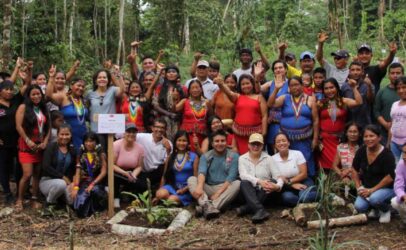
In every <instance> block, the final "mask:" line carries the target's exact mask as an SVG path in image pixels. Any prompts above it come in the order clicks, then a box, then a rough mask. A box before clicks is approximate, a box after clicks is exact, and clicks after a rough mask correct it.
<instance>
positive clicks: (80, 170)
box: [72, 132, 107, 217]
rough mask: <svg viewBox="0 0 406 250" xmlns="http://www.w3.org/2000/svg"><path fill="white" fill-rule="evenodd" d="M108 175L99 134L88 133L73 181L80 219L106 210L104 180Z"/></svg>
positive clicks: (76, 208) (73, 192)
mask: <svg viewBox="0 0 406 250" xmlns="http://www.w3.org/2000/svg"><path fill="white" fill-rule="evenodd" d="M106 174H107V162H106V155H105V153H103V150H102V147H101V145H100V143H99V138H98V137H97V134H95V133H93V132H88V133H87V134H86V135H85V137H84V139H83V144H82V146H81V148H80V155H79V163H78V165H77V166H76V174H75V177H74V180H73V183H74V187H73V191H72V199H73V200H74V203H73V207H74V209H75V211H76V214H77V215H78V216H79V217H87V216H91V215H92V214H93V213H94V212H96V211H102V210H103V209H105V208H106V201H107V199H106V197H107V195H106V192H105V190H104V185H103V184H102V183H103V179H104V177H105V176H106Z"/></svg>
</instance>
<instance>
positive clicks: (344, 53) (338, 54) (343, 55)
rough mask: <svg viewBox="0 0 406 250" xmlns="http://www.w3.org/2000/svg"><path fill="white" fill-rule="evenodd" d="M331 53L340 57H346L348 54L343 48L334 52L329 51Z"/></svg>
mask: <svg viewBox="0 0 406 250" xmlns="http://www.w3.org/2000/svg"><path fill="white" fill-rule="evenodd" d="M331 55H332V56H338V57H342V58H347V57H349V56H350V54H348V51H346V50H345V49H339V50H336V51H335V52H333V53H331Z"/></svg>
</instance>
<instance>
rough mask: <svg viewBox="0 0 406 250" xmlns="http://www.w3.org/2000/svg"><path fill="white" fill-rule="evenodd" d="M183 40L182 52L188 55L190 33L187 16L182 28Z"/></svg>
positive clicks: (186, 15)
mask: <svg viewBox="0 0 406 250" xmlns="http://www.w3.org/2000/svg"><path fill="white" fill-rule="evenodd" d="M183 38H184V39H183V40H184V41H185V46H184V47H183V52H185V54H186V55H187V54H189V52H190V33H189V15H188V14H187V13H186V14H185V25H184V27H183Z"/></svg>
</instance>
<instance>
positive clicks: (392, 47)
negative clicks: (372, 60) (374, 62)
mask: <svg viewBox="0 0 406 250" xmlns="http://www.w3.org/2000/svg"><path fill="white" fill-rule="evenodd" d="M389 51H390V53H393V54H395V53H396V52H397V51H398V45H397V44H396V42H390V43H389Z"/></svg>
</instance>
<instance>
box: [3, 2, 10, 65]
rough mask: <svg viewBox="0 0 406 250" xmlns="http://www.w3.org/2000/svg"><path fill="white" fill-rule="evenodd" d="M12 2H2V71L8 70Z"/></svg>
mask: <svg viewBox="0 0 406 250" xmlns="http://www.w3.org/2000/svg"><path fill="white" fill-rule="evenodd" d="M11 4H12V0H4V2H3V10H4V16H3V48H2V51H3V67H2V70H3V71H7V70H8V64H9V63H10V60H11V46H10V34H11V16H12V12H11V9H12V6H11Z"/></svg>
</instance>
